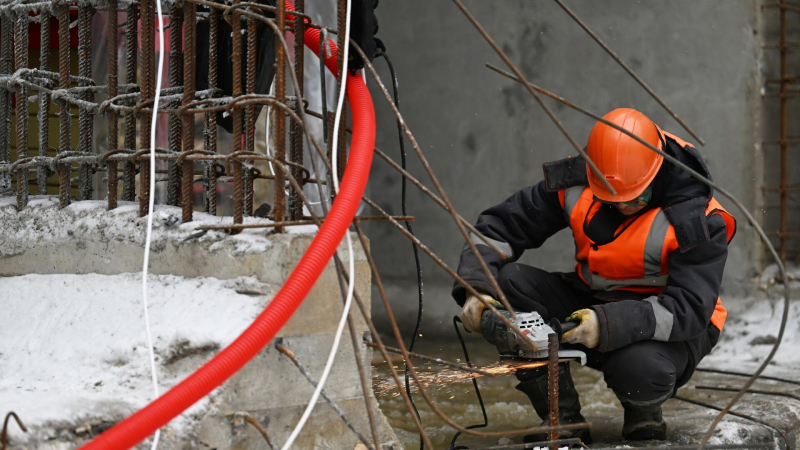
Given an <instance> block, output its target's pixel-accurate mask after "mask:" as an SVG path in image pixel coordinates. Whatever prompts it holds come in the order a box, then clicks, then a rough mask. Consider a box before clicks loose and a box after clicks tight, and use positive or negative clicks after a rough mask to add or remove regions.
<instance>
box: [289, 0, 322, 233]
mask: <svg viewBox="0 0 800 450" xmlns="http://www.w3.org/2000/svg"><path fill="white" fill-rule="evenodd" d="M294 9H295V16H294V18H295V19H294V73H295V77H296V78H297V81H298V83H299V85H298V86H297V87H296V92H295V93H294V96H295V97H297V98H303V77H304V65H305V61H304V60H305V50H306V46H305V19H304V18H303V17H302V16H301V15H300V14H302V13H303V12H304V11H305V0H295V2H294ZM320 42H323V41H322V38H320ZM319 60H320V62H322V63H323V64H324V61H325V56H324V53H320V55H319ZM321 76H322V77H325V71H324V69H323V72H322V75H321ZM323 80H324V78H323ZM295 113H297V115H301V114H302V111H300V107H299V106H297V108H296V110H295ZM290 141H291V143H290V145H291V150H290V152H289V161H291V162H293V163H295V164H300V165H302V164H303V127H302V126H300V124H299V123H297V122H294V121H293V122H292V126H291V138H290ZM292 176H294V177H295V178H299V177H300V176H301V174H300V171H299V170H298V169H294V168H293V169H292ZM302 215H303V204H302V202H301V201H300V196H299V195H298V194H297V192H295V190H294V189H291V190H290V191H289V219H291V220H297V219H298V218H300V217H301V216H302Z"/></svg>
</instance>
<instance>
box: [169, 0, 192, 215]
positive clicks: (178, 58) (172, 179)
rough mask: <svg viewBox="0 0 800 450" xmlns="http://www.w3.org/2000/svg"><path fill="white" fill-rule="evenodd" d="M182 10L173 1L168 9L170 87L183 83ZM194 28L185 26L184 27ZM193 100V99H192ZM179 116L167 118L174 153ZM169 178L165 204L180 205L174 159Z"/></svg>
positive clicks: (178, 138) (172, 104)
mask: <svg viewBox="0 0 800 450" xmlns="http://www.w3.org/2000/svg"><path fill="white" fill-rule="evenodd" d="M182 27H183V10H182V9H181V7H180V6H179V4H178V3H177V2H175V3H174V4H173V5H172V6H171V7H170V10H169V85H170V87H175V86H180V85H182V84H183V71H184V68H183V66H184V61H183V50H182V47H183V33H182V32H181V31H182V30H181V28H182ZM189 28H194V27H191V26H187V27H186V29H187V30H188V29H189ZM192 100H194V99H192ZM180 106H181V100H180V99H175V100H173V101H172V102H170V107H171V108H179V107H180ZM181 136H182V132H181V118H180V117H178V116H173V115H171V116H169V118H168V119H167V146H168V147H169V150H170V151H172V152H175V153H178V152H180V151H181ZM167 171H168V174H169V180H168V181H167V204H168V205H172V206H180V205H181V198H182V195H181V192H180V191H181V177H182V175H181V169H180V167H178V164H177V163H176V162H175V161H169V162H168V163H167Z"/></svg>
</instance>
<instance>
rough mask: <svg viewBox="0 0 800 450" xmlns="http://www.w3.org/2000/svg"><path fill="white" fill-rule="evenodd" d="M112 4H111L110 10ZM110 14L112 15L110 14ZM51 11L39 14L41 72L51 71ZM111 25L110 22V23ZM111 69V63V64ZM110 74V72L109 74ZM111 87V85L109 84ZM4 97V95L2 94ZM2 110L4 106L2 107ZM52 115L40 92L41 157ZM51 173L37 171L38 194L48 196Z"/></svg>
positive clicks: (43, 169)
mask: <svg viewBox="0 0 800 450" xmlns="http://www.w3.org/2000/svg"><path fill="white" fill-rule="evenodd" d="M113 2H116V0H113ZM111 4H112V2H111V1H110V2H109V8H110V7H111ZM109 14H110V13H109ZM50 19H51V15H50V11H47V10H43V11H42V12H41V13H39V24H40V26H41V31H40V33H39V37H40V39H39V42H40V43H41V44H40V46H39V49H40V50H39V51H40V53H39V70H42V71H47V72H49V71H50ZM109 23H110V22H109ZM109 67H110V62H109ZM109 73H110V72H109ZM109 87H110V83H109ZM0 95H2V93H0ZM0 108H2V105H0ZM49 113H50V95H49V94H47V93H44V92H41V91H40V92H39V113H38V115H37V119H38V122H39V156H47V151H48V149H49V146H48V144H49V133H50V126H49V121H50V117H49ZM48 175H49V173H48V172H47V168H46V167H39V168H38V169H37V170H36V194H37V195H47V177H48Z"/></svg>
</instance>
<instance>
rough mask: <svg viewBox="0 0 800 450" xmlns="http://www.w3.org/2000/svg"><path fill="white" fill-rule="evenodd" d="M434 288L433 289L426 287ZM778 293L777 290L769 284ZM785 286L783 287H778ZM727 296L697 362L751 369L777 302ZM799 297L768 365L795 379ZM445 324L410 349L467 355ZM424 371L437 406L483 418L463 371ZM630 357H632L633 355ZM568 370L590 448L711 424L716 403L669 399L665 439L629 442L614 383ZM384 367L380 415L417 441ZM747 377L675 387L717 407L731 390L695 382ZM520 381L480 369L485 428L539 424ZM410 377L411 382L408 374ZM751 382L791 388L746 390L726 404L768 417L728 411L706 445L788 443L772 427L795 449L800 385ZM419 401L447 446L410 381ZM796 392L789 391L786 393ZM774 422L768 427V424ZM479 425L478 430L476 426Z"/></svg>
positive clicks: (695, 435)
mask: <svg viewBox="0 0 800 450" xmlns="http://www.w3.org/2000/svg"><path fill="white" fill-rule="evenodd" d="M428 292H429V293H430V292H431V291H430V290H429V291H428ZM776 292H778V291H777V290H776ZM781 292H782V290H781ZM729 303H731V308H730V315H729V316H728V322H727V324H726V327H725V329H724V332H723V335H722V338H721V340H720V343H719V344H718V345H717V347H716V348H715V349H714V351H713V352H712V353H711V354H710V355H709V356H707V357H706V358H705V359H704V360H703V361H702V363H701V364H700V368H701V369H702V368H706V369H722V370H728V371H737V372H747V373H752V372H753V371H755V370H756V369H757V367H758V365H759V363H760V362H761V361H763V360H764V358H765V356H766V355H767V353H768V352H769V350H770V349H771V348H772V345H769V344H771V343H774V339H775V336H776V334H777V331H778V329H777V326H778V323H779V318H780V314H781V313H782V301H776V300H771V301H770V300H760V301H754V300H752V299H751V300H737V301H732V302H729ZM799 309H800V308H797V307H796V306H795V307H793V308H792V309H791V311H790V318H789V325H788V326H787V330H786V335H785V337H784V341H783V344H782V346H781V349H780V350H779V352H778V354H777V355H776V358H775V360H774V362H773V363H772V364H770V366H769V367H768V368H767V370H766V371H765V374H767V375H770V376H775V377H781V378H786V379H790V380H795V381H800V375H798V373H799V371H798V369H800V352H798V351H797V345H798V343H800V342H799V341H800V340H799V339H798V332H797V329H798V327H797V323H798V320H796V319H797V316H798V310H799ZM441 326H442V327H449V329H450V330H451V333H452V335H453V338H452V340H445V339H442V338H440V337H437V338H435V339H427V340H426V339H425V337H424V336H423V337H422V338H421V339H420V340H419V341H418V343H417V346H416V347H415V351H417V352H419V353H422V354H426V355H431V356H436V357H439V358H442V359H446V360H449V361H458V362H464V356H463V353H462V352H461V348H460V346H459V344H458V340H457V339H456V337H455V333H454V332H452V324H444V323H443V324H441ZM465 337H466V343H467V347H468V349H469V351H470V357H471V358H472V360H473V362H474V363H475V364H476V365H478V366H487V365H491V364H494V363H497V362H498V358H497V354H496V352H495V350H494V348H493V347H492V346H490V345H489V344H487V343H486V342H485V341H483V340H482V339H481V338H480V337H477V336H475V335H467V336H465ZM385 342H386V343H387V345H394V339H392V338H389V337H388V336H387V338H386V340H385ZM417 364H418V366H419V367H421V368H422V369H423V370H424V373H423V374H422V378H423V379H424V380H425V381H426V384H427V386H426V389H427V390H428V392H429V393H430V394H431V396H432V398H433V400H434V401H435V403H436V405H437V406H438V407H439V408H440V409H441V410H442V411H443V412H444V413H445V414H448V415H450V417H451V418H452V419H453V420H454V421H456V422H458V423H460V424H480V423H482V422H483V420H482V415H481V409H480V406H479V403H478V400H477V398H476V396H475V391H474V389H473V387H472V383H471V382H470V378H468V377H467V376H465V375H463V374H460V373H457V372H456V371H451V370H449V369H443V368H442V367H440V366H437V365H435V364H430V363H424V364H422V363H420V362H418V363H417ZM631 364H636V361H631ZM394 365H395V367H396V368H397V369H398V373H400V374H401V376H402V373H403V372H402V371H403V364H402V360H397V361H395V362H394ZM572 369H573V376H574V379H575V384H576V387H577V389H578V391H579V392H580V394H581V404H582V405H583V410H582V411H583V414H584V416H585V417H586V419H587V420H588V421H590V422H591V423H592V433H593V436H594V440H595V442H594V444H593V445H592V446H591V447H592V448H624V447H643V446H652V445H662V444H670V445H678V444H692V443H696V442H698V441H699V440H700V439H701V438H702V436H703V435H704V434H705V432H706V431H707V430H708V427H709V425H710V424H711V421H712V420H713V418H714V416H715V415H716V414H717V411H716V410H713V409H711V408H708V407H704V406H698V405H695V404H691V403H688V402H686V401H683V400H680V399H677V398H673V399H670V400H669V401H667V403H666V404H665V405H664V417H665V420H666V421H667V424H668V441H667V442H655V441H650V442H626V441H623V440H622V437H621V434H620V433H621V429H622V422H623V410H622V407H621V406H620V403H619V401H618V400H617V398H616V397H615V395H614V394H613V392H612V391H611V390H610V389H608V388H607V387H606V384H605V382H604V381H603V377H602V374H601V373H600V372H598V371H595V370H592V369H590V368H588V367H581V366H580V365H579V364H576V363H572ZM387 378H388V369H387V368H386V365H385V364H379V365H378V366H376V375H375V383H374V386H375V391H376V396H377V397H378V400H379V402H380V404H381V408H382V409H383V412H384V414H385V415H386V416H387V418H388V420H389V422H390V424H391V425H392V426H393V427H394V429H395V432H396V433H397V436H398V438H399V439H400V440H401V441H402V443H403V445H404V446H405V448H416V447H417V446H418V445H419V438H418V435H417V434H416V430H415V428H414V425H413V422H412V421H411V418H410V416H409V415H408V413H407V412H406V409H405V405H404V404H403V400H402V397H400V396H399V394H398V393H397V390H396V388H391V387H390V385H392V384H393V382H392V381H391V380H389V381H388V383H386V382H385V380H387ZM746 379H747V378H746V377H741V376H734V375H725V374H719V373H709V372H704V371H698V372H696V373H695V375H694V376H693V378H692V379H691V381H690V382H689V383H688V384H687V385H685V386H683V387H681V388H680V389H679V390H678V392H677V395H678V397H681V398H686V399H688V400H693V401H699V402H702V403H704V404H707V405H711V406H713V407H718V408H721V407H724V406H725V405H726V404H727V403H728V402H729V401H730V399H731V398H732V397H733V395H734V393H733V392H725V391H714V390H707V389H701V388H698V387H702V386H713V387H722V388H729V387H736V388H738V387H741V386H742V385H743V384H744V382H745V381H746ZM516 383H517V381H516V378H515V377H514V376H513V375H512V374H511V373H507V374H504V375H499V376H496V377H494V378H488V377H481V378H479V379H478V385H479V387H480V390H481V395H482V396H483V400H484V403H485V405H486V411H487V416H488V420H489V426H488V427H487V428H486V429H485V430H491V431H498V430H509V429H519V428H524V427H530V426H534V425H538V424H539V422H540V420H539V419H538V417H537V416H536V414H535V413H534V412H533V408H532V407H531V405H530V403H529V402H528V399H527V398H526V397H525V396H524V395H523V394H522V393H520V392H518V391H516V390H515V389H514V386H515V385H516ZM412 384H413V381H412ZM752 389H753V390H761V391H768V392H775V393H781V394H788V396H779V395H766V394H755V393H748V394H746V395H745V396H744V398H743V399H742V400H741V401H740V402H739V403H738V404H737V405H736V406H735V407H734V408H733V411H734V412H735V413H740V414H743V415H747V416H751V417H752V418H754V419H758V420H760V421H763V422H765V423H766V424H769V425H764V424H761V423H756V422H754V421H753V420H749V419H745V418H741V417H734V416H731V415H727V416H726V417H725V418H724V419H723V421H722V423H721V425H719V426H718V427H717V429H716V430H715V432H714V435H713V437H712V438H711V440H710V441H709V442H710V443H711V444H718V445H732V444H748V443H772V442H774V443H775V444H777V445H778V446H779V448H787V446H786V442H785V441H784V438H783V437H781V435H780V433H779V432H778V431H777V430H776V428H777V429H779V430H780V431H782V432H783V433H784V435H785V436H786V438H787V439H788V441H789V442H788V444H789V448H796V440H797V437H796V436H797V433H798V430H800V397H798V396H800V384H790V383H786V382H779V381H771V380H758V381H756V383H755V384H754V386H753V388H752ZM412 393H413V394H415V395H414V399H415V403H416V406H417V407H418V408H419V412H420V415H421V418H422V422H423V424H424V425H425V427H426V431H427V432H428V433H429V436H430V437H431V440H432V441H433V443H434V445H435V446H436V447H437V448H449V446H450V440H451V439H452V438H453V434H454V431H453V429H452V428H451V427H449V426H448V425H446V424H445V423H444V422H443V421H442V420H441V419H440V418H439V417H437V416H436V414H434V412H433V411H432V410H431V408H430V407H428V405H427V404H426V402H425V400H424V399H423V397H422V396H421V395H420V394H419V393H418V392H416V389H414V390H412ZM792 396H794V397H792ZM772 427H775V428H772ZM479 431H483V430H481V429H479ZM521 442H522V438H521V437H513V438H497V437H494V438H479V437H474V436H461V437H459V439H458V442H457V445H466V446H468V447H469V448H483V447H488V446H493V445H503V444H512V443H521Z"/></svg>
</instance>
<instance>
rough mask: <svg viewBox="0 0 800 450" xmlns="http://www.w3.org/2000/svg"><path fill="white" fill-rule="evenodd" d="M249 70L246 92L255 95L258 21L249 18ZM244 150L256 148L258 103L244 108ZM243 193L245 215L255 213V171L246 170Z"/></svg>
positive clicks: (250, 150)
mask: <svg viewBox="0 0 800 450" xmlns="http://www.w3.org/2000/svg"><path fill="white" fill-rule="evenodd" d="M246 23H247V70H246V75H247V76H246V80H247V81H246V84H247V85H246V93H247V95H253V94H255V92H256V58H257V56H256V52H257V46H256V40H257V38H258V23H257V22H256V21H255V20H253V19H247V21H246ZM244 127H245V132H244V150H245V151H248V152H254V151H255V149H256V139H255V136H256V105H252V104H248V105H247V106H245V108H244ZM242 181H243V182H244V186H243V191H244V192H243V195H244V199H243V201H244V205H243V208H244V212H243V213H244V215H245V216H252V215H253V194H254V193H253V171H252V170H247V171H245V172H244V179H243V180H242Z"/></svg>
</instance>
